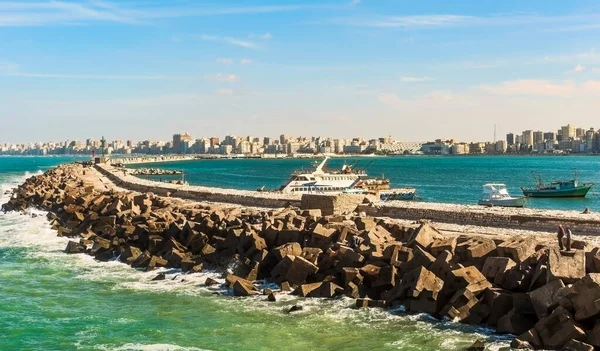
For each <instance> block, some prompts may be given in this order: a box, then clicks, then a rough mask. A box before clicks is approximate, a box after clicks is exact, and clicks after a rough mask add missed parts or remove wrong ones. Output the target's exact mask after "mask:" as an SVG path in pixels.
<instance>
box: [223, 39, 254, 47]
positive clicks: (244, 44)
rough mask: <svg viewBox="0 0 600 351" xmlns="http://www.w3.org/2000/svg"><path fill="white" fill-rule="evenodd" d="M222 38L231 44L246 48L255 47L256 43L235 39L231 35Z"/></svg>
mask: <svg viewBox="0 0 600 351" xmlns="http://www.w3.org/2000/svg"><path fill="white" fill-rule="evenodd" d="M223 40H224V41H225V42H227V43H229V44H231V45H235V46H241V47H244V48H248V49H255V48H257V47H258V45H256V44H254V43H253V42H251V41H247V40H241V39H236V38H232V37H224V38H223Z"/></svg>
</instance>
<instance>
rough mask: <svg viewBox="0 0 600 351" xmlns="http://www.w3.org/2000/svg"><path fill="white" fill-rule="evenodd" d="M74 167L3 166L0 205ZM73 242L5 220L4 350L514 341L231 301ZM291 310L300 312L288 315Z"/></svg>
mask: <svg viewBox="0 0 600 351" xmlns="http://www.w3.org/2000/svg"><path fill="white" fill-rule="evenodd" d="M69 160H70V159H67V158H16V157H15V158H12V157H7V158H0V190H1V191H0V202H2V203H3V202H5V201H6V200H7V199H8V195H3V194H4V192H5V191H6V190H8V189H10V188H12V187H15V186H16V185H17V184H19V183H20V182H22V181H23V180H24V179H25V177H26V176H29V175H30V174H34V173H39V172H41V171H43V170H45V169H47V168H48V167H50V166H52V165H55V164H58V163H60V162H65V161H69ZM203 164H204V163H203ZM206 164H208V163H206ZM212 164H213V165H226V164H225V163H212ZM262 165H265V166H266V165H268V163H262ZM32 214H38V215H39V216H38V217H35V218H32ZM67 241H68V239H65V238H58V237H56V233H55V232H53V231H52V230H50V229H49V227H48V225H47V222H46V220H45V218H44V214H43V213H41V212H37V211H30V212H29V213H27V214H24V215H22V214H17V213H7V214H2V213H0V331H1V333H0V350H143V351H146V350H168V351H174V350H366V349H369V350H457V349H463V348H464V347H468V346H470V345H471V344H472V343H473V342H474V341H475V340H477V339H481V340H485V342H486V343H487V345H488V346H489V347H490V349H494V350H497V349H501V348H503V347H505V346H506V345H507V344H508V340H509V337H507V336H498V335H494V334H492V333H491V332H490V330H487V329H485V328H478V327H474V326H468V325H461V324H457V323H453V322H451V321H441V322H440V321H437V320H434V319H432V318H431V317H428V316H426V315H406V314H404V313H402V311H392V312H390V311H384V310H380V309H369V310H356V309H353V308H350V306H351V305H352V303H353V301H352V300H349V299H339V300H320V299H308V300H304V299H298V298H296V297H292V296H283V297H282V298H281V300H280V301H278V302H276V303H270V302H267V301H266V299H265V298H264V297H263V296H258V297H252V298H234V297H231V296H229V295H228V292H227V291H224V290H219V289H218V288H215V289H208V288H205V287H203V282H204V280H205V279H206V277H207V276H211V277H213V278H217V277H216V276H215V274H213V273H210V272H208V273H206V272H205V273H199V274H190V275H180V273H179V272H178V271H175V270H171V271H166V273H167V280H164V281H157V282H152V281H151V278H153V277H154V276H155V274H156V272H149V273H146V272H140V271H136V270H134V269H132V268H130V267H128V266H126V265H123V264H121V263H118V262H108V263H101V262H96V261H94V260H93V259H92V258H91V257H89V256H86V255H67V254H65V253H63V251H62V250H63V249H64V247H65V246H66V243H67ZM294 304H300V305H302V306H304V310H303V311H301V312H298V313H296V314H291V315H288V314H285V313H284V311H285V310H286V309H289V307H291V306H292V305H294Z"/></svg>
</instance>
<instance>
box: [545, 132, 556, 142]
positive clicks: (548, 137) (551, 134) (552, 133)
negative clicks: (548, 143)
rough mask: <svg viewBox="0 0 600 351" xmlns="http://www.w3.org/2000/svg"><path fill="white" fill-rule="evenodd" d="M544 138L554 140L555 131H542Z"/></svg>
mask: <svg viewBox="0 0 600 351" xmlns="http://www.w3.org/2000/svg"><path fill="white" fill-rule="evenodd" d="M544 140H556V133H554V132H546V133H544Z"/></svg>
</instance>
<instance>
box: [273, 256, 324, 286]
mask: <svg viewBox="0 0 600 351" xmlns="http://www.w3.org/2000/svg"><path fill="white" fill-rule="evenodd" d="M318 270H319V268H318V267H317V266H315V265H314V264H313V263H311V262H309V261H308V260H306V259H305V258H303V257H300V256H286V257H284V258H283V259H282V260H281V261H279V263H278V264H277V266H275V268H274V269H273V270H272V271H271V275H272V276H273V277H274V278H275V279H276V280H277V281H287V282H289V283H290V284H302V283H304V282H305V281H306V278H308V276H309V275H311V274H315V273H317V271H318Z"/></svg>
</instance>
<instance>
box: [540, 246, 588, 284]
mask: <svg viewBox="0 0 600 351" xmlns="http://www.w3.org/2000/svg"><path fill="white" fill-rule="evenodd" d="M584 276H585V253H584V252H583V251H581V250H575V251H560V250H558V249H556V248H555V249H552V250H550V252H549V253H548V281H551V280H555V279H560V280H562V281H563V282H564V283H565V284H573V283H575V282H576V281H578V280H579V279H581V278H583V277H584Z"/></svg>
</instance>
